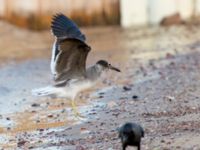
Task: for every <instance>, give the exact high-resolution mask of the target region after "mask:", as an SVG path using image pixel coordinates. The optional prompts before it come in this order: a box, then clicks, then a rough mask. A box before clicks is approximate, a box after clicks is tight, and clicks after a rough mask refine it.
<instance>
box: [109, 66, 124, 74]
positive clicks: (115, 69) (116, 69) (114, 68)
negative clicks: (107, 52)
mask: <svg viewBox="0 0 200 150" xmlns="http://www.w3.org/2000/svg"><path fill="white" fill-rule="evenodd" d="M109 69H112V70H114V71H117V72H121V71H120V70H119V69H118V68H116V67H113V66H112V65H109Z"/></svg>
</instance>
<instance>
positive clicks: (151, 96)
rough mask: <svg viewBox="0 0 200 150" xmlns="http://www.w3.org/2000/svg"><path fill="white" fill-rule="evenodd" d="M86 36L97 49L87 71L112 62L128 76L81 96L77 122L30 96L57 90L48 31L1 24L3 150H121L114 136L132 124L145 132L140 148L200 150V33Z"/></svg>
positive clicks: (58, 102) (57, 105)
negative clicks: (43, 89)
mask: <svg viewBox="0 0 200 150" xmlns="http://www.w3.org/2000/svg"><path fill="white" fill-rule="evenodd" d="M82 30H83V31H84V33H85V34H86V35H87V37H88V43H89V44H90V45H91V46H92V47H93V51H92V52H91V54H90V55H89V58H88V62H87V64H88V65H91V64H92V63H95V62H96V61H97V60H98V59H102V58H104V59H108V60H109V61H110V62H112V64H113V65H115V66H118V67H119V68H120V69H121V70H122V73H115V72H108V73H107V74H104V75H103V76H102V79H101V80H100V81H99V83H98V85H97V86H95V87H94V88H92V89H90V90H89V91H85V92H83V93H81V94H80V95H79V96H78V97H77V100H76V102H77V103H78V106H79V110H80V112H81V113H82V114H83V115H84V116H85V118H84V119H83V120H79V119H77V118H75V117H74V115H73V113H72V112H71V106H70V102H69V101H68V100H65V99H51V98H37V97H33V96H31V89H34V88H37V87H42V86H46V85H48V84H50V83H52V81H51V78H52V77H51V74H50V70H49V58H50V54H51V50H50V47H51V44H52V41H53V37H52V36H51V34H50V33H49V31H44V32H42V33H37V32H31V31H27V30H24V29H19V28H16V27H13V26H11V25H9V24H7V23H4V22H0V39H1V40H0V48H1V50H0V58H1V59H0V66H1V68H0V148H1V149H5V150H7V149H8V150H9V149H10V150H13V149H35V150H42V149H45V150H57V149H59V150H88V149H89V150H119V149H121V144H120V140H119V139H118V134H117V130H116V129H117V128H118V127H119V126H120V125H121V124H123V123H125V122H127V121H129V122H130V121H132V122H136V123H140V124H141V125H142V126H143V127H144V129H145V138H143V140H142V149H146V150H161V149H162V150H171V149H173V150H174V149H180V150H199V149H200V142H199V141H200V134H199V133H200V120H199V118H200V97H199V95H200V88H199V87H200V80H199V79H200V76H199V74H200V61H199V60H200V53H199V52H200V42H199V41H200V30H199V26H192V25H188V26H172V27H169V28H158V27H153V28H136V29H127V30H123V29H120V28H118V27H108V28H84V29H82ZM129 149H131V148H129Z"/></svg>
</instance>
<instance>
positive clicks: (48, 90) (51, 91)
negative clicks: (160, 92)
mask: <svg viewBox="0 0 200 150" xmlns="http://www.w3.org/2000/svg"><path fill="white" fill-rule="evenodd" d="M61 90H62V89H61V88H57V87H54V86H47V87H44V88H39V89H33V90H32V95H34V96H56V95H57V94H59V93H60V92H61Z"/></svg>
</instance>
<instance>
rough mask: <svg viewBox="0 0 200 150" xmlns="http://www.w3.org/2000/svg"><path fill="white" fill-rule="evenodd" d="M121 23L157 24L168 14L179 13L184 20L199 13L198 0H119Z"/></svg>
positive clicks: (124, 24)
mask: <svg viewBox="0 0 200 150" xmlns="http://www.w3.org/2000/svg"><path fill="white" fill-rule="evenodd" d="M120 3H121V5H120V6H121V7H120V12H121V25H122V26H123V27H131V26H137V25H149V24H153V25H157V24H159V23H160V22H161V20H162V19H163V18H164V17H166V16H169V15H173V14H175V13H179V14H180V15H181V18H182V19H184V20H187V19H190V18H191V17H193V16H199V15H200V0H121V1H120Z"/></svg>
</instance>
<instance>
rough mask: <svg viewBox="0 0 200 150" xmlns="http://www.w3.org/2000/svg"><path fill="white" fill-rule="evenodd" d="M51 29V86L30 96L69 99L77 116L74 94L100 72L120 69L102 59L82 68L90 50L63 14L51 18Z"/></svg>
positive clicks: (82, 35)
mask: <svg viewBox="0 0 200 150" xmlns="http://www.w3.org/2000/svg"><path fill="white" fill-rule="evenodd" d="M51 29H52V33H53V35H54V36H55V42H54V44H53V49H52V58H51V72H52V74H53V77H54V81H55V84H54V85H51V86H47V87H44V88H39V89H34V90H33V91H32V94H33V95H35V96H54V97H60V98H67V99H70V100H71V104H72V109H73V111H74V113H75V115H76V116H81V115H80V114H79V113H78V111H77V109H76V105H75V102H74V100H75V97H76V95H77V94H78V93H79V92H81V91H83V90H85V89H88V88H90V87H92V86H93V85H94V84H95V83H96V81H97V79H99V78H100V76H101V74H102V72H103V71H106V70H109V69H111V70H115V71H117V72H120V70H119V69H118V68H116V67H113V66H112V65H111V64H109V63H108V62H107V61H105V60H99V61H97V63H96V64H94V65H93V66H91V67H88V68H86V59H87V55H88V53H89V52H90V50H91V48H90V46H88V45H87V44H86V38H85V35H84V34H82V33H81V31H80V30H79V28H78V26H77V25H76V24H75V23H74V22H73V21H72V20H70V19H69V18H68V17H66V16H65V15H63V14H57V15H55V16H54V17H53V19H52V23H51Z"/></svg>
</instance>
